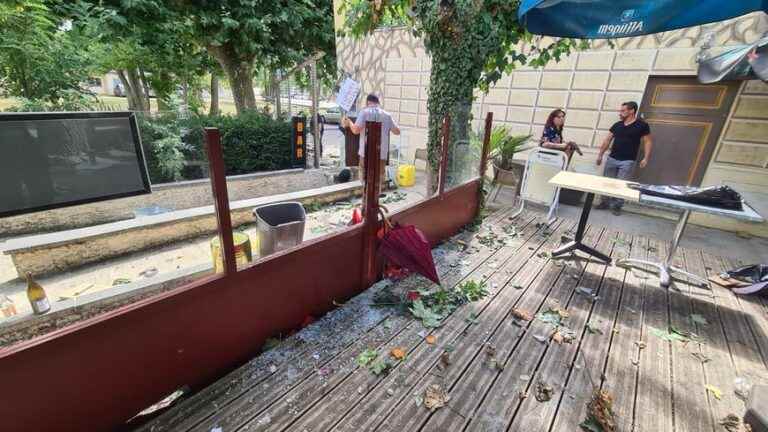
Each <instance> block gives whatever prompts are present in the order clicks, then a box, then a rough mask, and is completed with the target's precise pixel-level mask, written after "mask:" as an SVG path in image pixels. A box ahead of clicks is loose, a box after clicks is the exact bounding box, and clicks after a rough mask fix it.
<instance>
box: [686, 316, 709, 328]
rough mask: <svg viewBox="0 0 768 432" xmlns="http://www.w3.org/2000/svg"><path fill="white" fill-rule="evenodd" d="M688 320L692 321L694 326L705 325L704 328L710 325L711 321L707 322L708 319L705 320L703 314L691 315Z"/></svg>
mask: <svg viewBox="0 0 768 432" xmlns="http://www.w3.org/2000/svg"><path fill="white" fill-rule="evenodd" d="M688 318H689V319H690V320H691V323H693V324H698V325H704V326H705V325H709V321H707V319H706V318H704V316H703V315H701V314H695V313H694V314H691V315H690V316H689V317H688Z"/></svg>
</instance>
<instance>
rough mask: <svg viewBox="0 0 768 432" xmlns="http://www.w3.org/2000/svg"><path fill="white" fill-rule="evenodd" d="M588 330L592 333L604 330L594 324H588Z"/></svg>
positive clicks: (601, 332) (600, 332)
mask: <svg viewBox="0 0 768 432" xmlns="http://www.w3.org/2000/svg"><path fill="white" fill-rule="evenodd" d="M587 331H588V332H590V333H592V334H603V331H602V330H600V328H598V327H595V326H593V325H592V324H587Z"/></svg>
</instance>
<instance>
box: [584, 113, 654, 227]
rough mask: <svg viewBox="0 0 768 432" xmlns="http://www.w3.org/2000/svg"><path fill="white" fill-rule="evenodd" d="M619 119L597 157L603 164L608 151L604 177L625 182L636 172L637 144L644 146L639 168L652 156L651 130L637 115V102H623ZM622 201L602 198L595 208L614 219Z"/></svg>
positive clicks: (598, 161) (598, 162)
mask: <svg viewBox="0 0 768 432" xmlns="http://www.w3.org/2000/svg"><path fill="white" fill-rule="evenodd" d="M619 118H620V120H619V121H617V122H616V123H614V125H613V126H611V129H610V132H609V133H608V136H606V137H605V139H604V140H603V143H602V145H601V146H600V154H598V156H597V161H596V162H597V165H598V166H599V165H601V164H602V163H603V155H604V154H605V152H606V151H608V149H610V150H611V153H610V154H609V155H608V159H607V160H606V162H605V172H604V174H603V175H604V176H606V177H612V178H618V179H622V180H628V179H629V178H631V176H632V174H633V172H634V170H635V161H636V160H637V155H638V153H639V151H640V143H641V142H642V144H643V159H642V160H640V162H639V164H638V165H639V166H640V168H645V167H646V166H647V165H648V160H649V158H650V157H651V149H652V147H653V141H652V139H651V127H650V126H648V123H646V122H645V121H644V120H643V119H641V118H639V117H638V116H637V103H635V102H624V103H623V104H621V108H620V109H619ZM623 205H624V200H622V199H620V198H611V197H603V199H602V201H601V202H600V205H598V206H597V208H598V209H601V210H607V209H611V210H612V211H613V214H614V215H616V216H619V215H621V208H622V206H623Z"/></svg>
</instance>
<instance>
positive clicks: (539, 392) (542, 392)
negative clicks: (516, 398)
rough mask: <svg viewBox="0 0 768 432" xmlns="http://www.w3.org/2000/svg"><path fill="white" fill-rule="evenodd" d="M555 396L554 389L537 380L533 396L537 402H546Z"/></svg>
mask: <svg viewBox="0 0 768 432" xmlns="http://www.w3.org/2000/svg"><path fill="white" fill-rule="evenodd" d="M554 394H555V389H553V388H552V386H551V385H549V384H547V383H546V382H544V381H542V380H539V381H538V382H537V383H536V393H535V394H534V395H533V396H534V397H535V398H536V400H537V401H539V402H548V401H550V400H552V396H553V395H554Z"/></svg>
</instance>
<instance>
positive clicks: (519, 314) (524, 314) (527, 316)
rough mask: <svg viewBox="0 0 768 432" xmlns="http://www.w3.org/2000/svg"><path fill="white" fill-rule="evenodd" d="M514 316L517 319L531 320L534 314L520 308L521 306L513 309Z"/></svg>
mask: <svg viewBox="0 0 768 432" xmlns="http://www.w3.org/2000/svg"><path fill="white" fill-rule="evenodd" d="M512 317H514V318H515V319H520V320H523V321H531V320H533V315H531V313H530V312H528V311H527V310H525V309H520V308H514V309H512Z"/></svg>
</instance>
